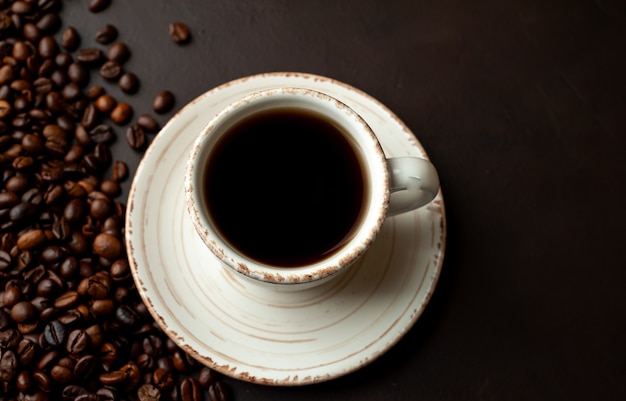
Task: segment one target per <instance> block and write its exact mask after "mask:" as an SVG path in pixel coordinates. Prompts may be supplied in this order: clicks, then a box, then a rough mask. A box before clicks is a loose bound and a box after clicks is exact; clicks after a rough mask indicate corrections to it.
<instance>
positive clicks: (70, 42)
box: [61, 26, 80, 51]
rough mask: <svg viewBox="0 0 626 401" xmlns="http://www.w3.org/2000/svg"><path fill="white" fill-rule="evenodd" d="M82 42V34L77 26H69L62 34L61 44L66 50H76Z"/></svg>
mask: <svg viewBox="0 0 626 401" xmlns="http://www.w3.org/2000/svg"><path fill="white" fill-rule="evenodd" d="M79 44H80V35H79V34H78V31H77V30H76V28H74V27H72V26H68V27H67V28H66V29H65V31H64V32H63V35H62V36H61V46H62V47H63V48H64V49H65V50H69V51H74V50H76V49H77V48H78V45H79Z"/></svg>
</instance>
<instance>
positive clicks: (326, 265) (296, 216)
mask: <svg viewBox="0 0 626 401" xmlns="http://www.w3.org/2000/svg"><path fill="white" fill-rule="evenodd" d="M388 185H389V177H388V172H387V164H386V159H385V156H384V154H383V151H382V148H381V147H380V144H379V143H378V140H377V139H376V137H375V135H374V133H373V132H372V131H371V129H370V128H369V126H368V125H367V124H366V123H365V121H364V120H363V119H362V118H361V117H360V116H359V115H358V114H356V113H355V112H354V111H353V110H352V109H350V108H349V107H348V106H346V105H345V104H343V103H341V102H340V101H338V100H336V99H334V98H331V97H329V96H327V95H325V94H322V93H319V92H316V91H312V90H308V89H300V88H280V89H272V90H268V91H263V92H258V93H254V94H251V95H249V96H246V97H244V98H242V99H240V100H238V101H236V102H234V103H232V104H231V105H229V106H228V107H227V108H225V109H224V110H222V111H221V112H220V113H218V114H217V115H216V116H215V117H214V118H213V119H212V120H211V121H210V122H209V124H208V125H207V126H206V127H205V129H204V130H203V131H202V133H201V134H200V135H199V136H198V138H197V139H196V142H195V143H194V146H193V148H192V151H191V153H190V156H189V159H188V164H187V171H186V175H185V193H186V199H187V206H188V210H189V213H190V216H191V218H192V221H193V224H194V226H195V228H196V231H197V232H198V234H199V235H200V236H201V238H202V239H203V241H204V242H205V244H206V245H207V246H208V247H209V248H210V249H211V251H212V252H213V253H214V254H215V255H216V256H217V257H218V258H219V259H221V260H222V261H223V263H224V264H226V266H227V267H229V268H230V269H232V270H234V271H236V272H238V273H241V274H242V275H244V276H246V277H249V278H252V279H254V280H256V281H259V282H263V283H270V284H275V285H279V284H309V285H317V284H320V283H322V282H325V281H326V279H328V278H330V277H331V276H334V275H335V273H336V272H338V271H340V270H342V269H344V268H345V267H347V266H349V265H351V264H352V263H353V262H354V261H355V260H357V259H358V258H359V257H360V256H361V255H362V254H363V253H364V252H365V251H366V250H367V248H368V247H369V246H370V244H371V243H372V242H373V240H374V239H375V237H376V235H377V234H378V232H379V230H380V227H381V225H382V222H383V221H384V218H385V215H386V211H387V205H388V202H389V192H388ZM300 287H302V286H298V288H300Z"/></svg>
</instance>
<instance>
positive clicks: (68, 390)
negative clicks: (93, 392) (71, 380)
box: [61, 384, 89, 401]
mask: <svg viewBox="0 0 626 401" xmlns="http://www.w3.org/2000/svg"><path fill="white" fill-rule="evenodd" d="M86 394H89V391H87V389H86V388H84V387H82V386H78V385H76V384H70V385H69V386H66V387H65V388H64V389H63V392H62V393H61V396H62V397H63V401H76V400H77V399H78V397H82V396H84V395H86Z"/></svg>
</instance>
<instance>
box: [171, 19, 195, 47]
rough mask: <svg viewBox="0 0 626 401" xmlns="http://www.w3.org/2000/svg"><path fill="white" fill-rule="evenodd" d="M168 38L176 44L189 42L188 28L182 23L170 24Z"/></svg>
mask: <svg viewBox="0 0 626 401" xmlns="http://www.w3.org/2000/svg"><path fill="white" fill-rule="evenodd" d="M170 37H171V38H172V40H173V41H174V42H176V43H178V44H183V43H187V42H189V40H190V38H191V35H190V33H189V28H188V27H187V25H185V24H184V23H182V22H174V23H171V24H170Z"/></svg>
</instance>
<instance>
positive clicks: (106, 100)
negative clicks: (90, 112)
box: [95, 94, 117, 114]
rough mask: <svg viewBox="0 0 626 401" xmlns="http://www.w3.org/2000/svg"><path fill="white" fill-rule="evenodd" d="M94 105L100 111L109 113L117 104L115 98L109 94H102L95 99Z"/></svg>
mask: <svg viewBox="0 0 626 401" xmlns="http://www.w3.org/2000/svg"><path fill="white" fill-rule="evenodd" d="M95 106H96V108H97V109H98V110H99V111H100V112H102V113H104V114H109V113H111V111H112V110H113V109H114V108H115V106H117V100H115V98H114V97H113V96H111V95H107V94H103V95H101V96H99V97H98V98H97V99H96V102H95Z"/></svg>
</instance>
